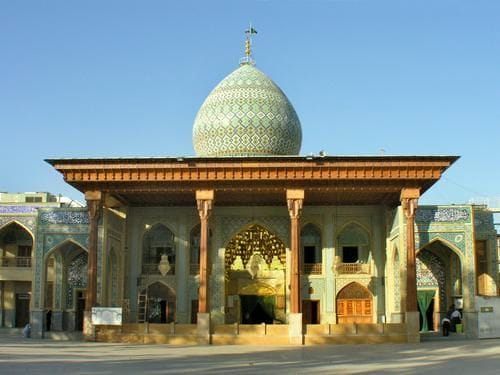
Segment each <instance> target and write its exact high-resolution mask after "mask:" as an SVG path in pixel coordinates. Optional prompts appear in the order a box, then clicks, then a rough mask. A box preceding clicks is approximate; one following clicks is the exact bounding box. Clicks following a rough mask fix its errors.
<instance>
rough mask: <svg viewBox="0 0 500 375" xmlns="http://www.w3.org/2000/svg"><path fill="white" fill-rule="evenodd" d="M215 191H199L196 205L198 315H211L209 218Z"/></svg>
mask: <svg viewBox="0 0 500 375" xmlns="http://www.w3.org/2000/svg"><path fill="white" fill-rule="evenodd" d="M213 199H214V191H213V190H197V191H196V203H197V208H198V214H199V215H200V224H201V225H200V226H201V227H200V286H199V295H198V313H202V314H205V313H209V312H210V309H209V298H210V296H209V295H208V259H209V254H208V218H209V217H210V214H211V213H212V206H213Z"/></svg>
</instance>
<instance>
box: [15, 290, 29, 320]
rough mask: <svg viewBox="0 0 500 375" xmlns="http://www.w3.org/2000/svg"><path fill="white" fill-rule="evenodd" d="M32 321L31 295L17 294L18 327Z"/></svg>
mask: <svg viewBox="0 0 500 375" xmlns="http://www.w3.org/2000/svg"><path fill="white" fill-rule="evenodd" d="M29 321H30V295H29V294H28V293H19V294H16V327H24V326H25V325H26V324H28V323H29Z"/></svg>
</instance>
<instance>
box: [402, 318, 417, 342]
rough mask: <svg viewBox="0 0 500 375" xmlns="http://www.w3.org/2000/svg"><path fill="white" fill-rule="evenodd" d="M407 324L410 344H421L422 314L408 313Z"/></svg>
mask: <svg viewBox="0 0 500 375" xmlns="http://www.w3.org/2000/svg"><path fill="white" fill-rule="evenodd" d="M405 323H406V334H407V336H408V342H411V343H416V342H420V313H419V312H418V311H409V312H407V313H406V319H405Z"/></svg>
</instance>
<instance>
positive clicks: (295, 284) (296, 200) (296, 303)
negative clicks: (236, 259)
mask: <svg viewBox="0 0 500 375" xmlns="http://www.w3.org/2000/svg"><path fill="white" fill-rule="evenodd" d="M286 199H287V204H288V213H289V214H290V251H291V280H290V313H292V314H299V313H300V310H301V308H300V267H299V265H300V261H299V260H300V254H299V246H300V224H299V219H300V215H301V213H302V205H303V202H304V190H287V191H286Z"/></svg>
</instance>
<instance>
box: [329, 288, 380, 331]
mask: <svg viewBox="0 0 500 375" xmlns="http://www.w3.org/2000/svg"><path fill="white" fill-rule="evenodd" d="M372 300H373V296H372V294H371V293H370V291H369V290H368V289H366V288H365V287H364V286H362V285H360V284H358V283H356V282H353V283H350V284H349V285H347V286H346V287H344V288H343V289H342V290H341V291H340V292H339V293H338V295H337V323H339V324H341V323H373V302H372Z"/></svg>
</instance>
